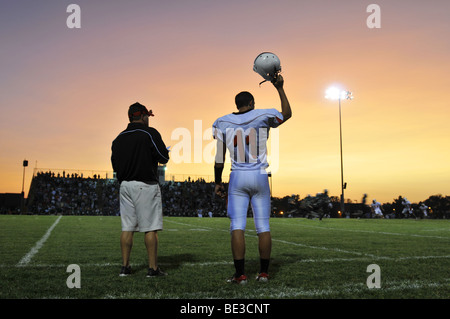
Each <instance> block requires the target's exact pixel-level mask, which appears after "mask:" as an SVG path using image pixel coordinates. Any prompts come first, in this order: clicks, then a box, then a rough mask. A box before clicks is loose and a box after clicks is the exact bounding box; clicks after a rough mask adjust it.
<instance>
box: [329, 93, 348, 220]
mask: <svg viewBox="0 0 450 319" xmlns="http://www.w3.org/2000/svg"><path fill="white" fill-rule="evenodd" d="M325 98H326V99H327V100H332V101H336V100H338V101H339V133H340V144H341V191H342V192H341V212H342V213H344V212H345V210H344V189H345V188H346V186H347V183H345V184H344V161H343V156H342V121H341V100H353V94H352V92H350V91H346V90H341V89H339V88H338V87H335V86H332V87H330V88H328V89H327V90H326V92H325Z"/></svg>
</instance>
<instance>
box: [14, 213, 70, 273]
mask: <svg viewBox="0 0 450 319" xmlns="http://www.w3.org/2000/svg"><path fill="white" fill-rule="evenodd" d="M61 218H62V216H59V217H58V219H57V220H56V221H55V222H54V223H53V225H51V226H50V228H49V229H48V230H47V232H46V233H45V235H44V236H42V238H41V239H40V240H39V241H38V242H37V243H36V245H34V247H33V248H31V250H30V251H29V252H28V253H27V254H26V255H25V256H23V257H22V259H21V260H20V261H19V262H18V263H17V265H16V267H23V266H26V265H27V264H28V263H29V262H30V261H31V258H33V256H34V255H36V254H37V252H38V251H39V249H41V248H42V246H43V245H44V243H45V242H46V241H47V239H48V238H49V237H50V234H51V233H52V231H53V229H54V228H55V227H56V225H58V223H59V221H60V220H61Z"/></svg>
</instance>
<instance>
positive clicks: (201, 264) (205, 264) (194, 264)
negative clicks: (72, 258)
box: [0, 255, 450, 268]
mask: <svg viewBox="0 0 450 319" xmlns="http://www.w3.org/2000/svg"><path fill="white" fill-rule="evenodd" d="M374 258H375V259H383V260H389V261H398V262H401V261H407V260H419V259H447V258H450V255H444V256H406V257H383V256H381V257H380V256H375V257H374ZM374 258H372V257H354V258H339V257H338V258H323V259H320V258H319V259H300V260H298V261H296V262H295V263H335V262H354V261H370V260H374ZM159 264H161V265H165V266H172V265H179V266H186V267H209V266H221V265H232V264H233V262H232V261H204V262H182V263H181V264H180V263H179V262H176V263H171V262H168V263H166V262H160V263H159ZM120 265H121V264H120V262H112V263H86V264H83V263H80V264H79V266H80V267H101V268H103V267H120ZM24 266H25V265H24ZM67 266H68V265H67V264H33V265H31V266H28V267H32V268H66V267H67ZM133 266H134V267H141V266H142V267H143V266H146V264H145V263H134V264H133ZM12 267H17V266H16V265H7V264H0V268H12Z"/></svg>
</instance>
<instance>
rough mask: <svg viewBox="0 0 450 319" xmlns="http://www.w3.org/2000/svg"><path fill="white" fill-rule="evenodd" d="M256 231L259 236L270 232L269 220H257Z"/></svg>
mask: <svg viewBox="0 0 450 319" xmlns="http://www.w3.org/2000/svg"><path fill="white" fill-rule="evenodd" d="M255 229H256V233H257V234H260V233H265V232H269V231H270V225H269V218H255Z"/></svg>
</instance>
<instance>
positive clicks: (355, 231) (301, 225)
mask: <svg viewBox="0 0 450 319" xmlns="http://www.w3.org/2000/svg"><path fill="white" fill-rule="evenodd" d="M296 225H298V226H300V227H306V228H319V229H326V230H339V231H347V232H354V233H371V234H381V235H393V236H410V237H420V238H437V239H450V237H443V236H432V235H418V234H402V233H390V232H384V231H374V230H362V229H341V228H334V227H323V226H314V225H305V224H302V223H296Z"/></svg>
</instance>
